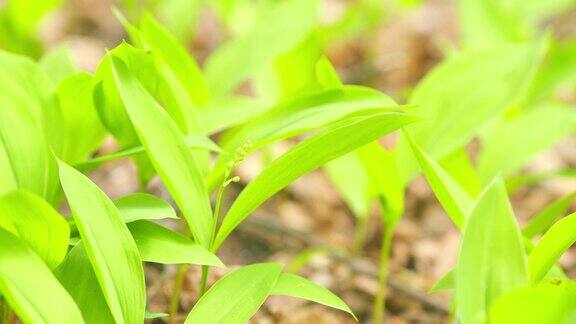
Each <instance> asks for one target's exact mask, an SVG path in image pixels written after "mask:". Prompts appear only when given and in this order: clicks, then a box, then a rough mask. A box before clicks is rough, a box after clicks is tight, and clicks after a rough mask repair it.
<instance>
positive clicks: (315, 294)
mask: <svg viewBox="0 0 576 324" xmlns="http://www.w3.org/2000/svg"><path fill="white" fill-rule="evenodd" d="M271 294H272V295H282V296H292V297H298V298H302V299H307V300H311V301H313V302H316V303H319V304H323V305H326V306H330V307H333V308H336V309H340V310H343V311H345V312H347V313H349V314H350V315H352V316H354V314H353V313H352V311H351V310H350V308H349V307H348V306H347V305H346V303H344V302H343V301H342V299H340V298H338V296H336V295H334V294H333V293H331V292H330V291H329V290H328V289H326V288H324V287H322V286H319V285H316V284H314V283H313V282H310V281H309V280H308V279H305V278H302V277H300V276H297V275H295V274H291V273H281V274H280V276H279V277H278V281H276V285H275V286H274V288H272V292H271Z"/></svg>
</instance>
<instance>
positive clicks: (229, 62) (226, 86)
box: [205, 0, 319, 97]
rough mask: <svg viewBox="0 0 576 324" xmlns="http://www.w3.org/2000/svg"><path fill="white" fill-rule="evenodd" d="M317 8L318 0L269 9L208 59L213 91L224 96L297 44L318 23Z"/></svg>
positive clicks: (294, 0) (293, 1)
mask: <svg viewBox="0 0 576 324" xmlns="http://www.w3.org/2000/svg"><path fill="white" fill-rule="evenodd" d="M318 11H319V1H317V0H289V1H283V2H280V3H278V4H277V5H275V6H273V7H272V8H270V9H269V10H266V11H265V12H264V13H263V14H262V17H259V18H258V19H257V20H255V21H256V22H255V24H254V26H253V27H252V28H251V29H250V30H249V31H248V32H246V33H244V34H243V35H241V36H240V37H239V38H237V39H235V40H233V41H231V42H229V43H228V44H226V45H224V46H222V47H221V48H219V49H218V50H217V51H216V52H215V53H214V54H212V55H211V56H210V58H209V59H208V62H207V63H206V70H205V71H206V79H207V80H208V86H209V88H210V90H211V91H212V93H213V94H214V95H215V96H220V97H221V96H224V95H226V94H228V93H230V92H232V91H233V90H234V89H235V88H236V87H237V86H238V85H240V83H241V82H242V81H244V80H245V79H246V78H247V77H248V76H249V75H250V74H251V73H254V72H256V70H257V69H259V68H260V67H262V66H264V65H265V64H266V63H268V62H271V61H272V60H273V59H274V58H276V57H277V56H278V55H280V54H283V53H285V52H287V51H288V50H290V49H291V48H293V47H294V46H296V44H298V43H299V42H300V41H302V40H303V39H304V37H306V36H307V35H308V33H309V32H310V31H311V30H312V28H313V27H314V26H315V24H316V22H317V19H318ZM294 17H298V23H297V24H295V23H294Z"/></svg>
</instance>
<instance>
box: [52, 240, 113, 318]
mask: <svg viewBox="0 0 576 324" xmlns="http://www.w3.org/2000/svg"><path fill="white" fill-rule="evenodd" d="M54 275H55V276H56V278H58V280H59V281H60V283H61V284H62V286H64V288H66V290H67V291H68V293H69V294H70V296H72V298H73V299H74V301H75V302H76V305H78V308H79V309H80V311H81V312H82V317H84V321H85V322H86V324H100V323H114V317H113V316H112V313H111V312H110V308H109V307H108V304H107V303H106V299H105V298H104V294H103V293H102V289H101V288H100V284H99V283H98V278H97V277H96V273H95V272H94V269H93V268H92V264H91V263H90V259H89V258H88V254H87V253H86V249H85V248H84V243H83V242H82V241H80V242H78V244H76V245H75V246H74V247H73V248H72V249H71V250H70V252H69V253H68V255H67V256H66V259H64V262H62V263H61V264H60V266H58V268H56V269H55V270H54Z"/></svg>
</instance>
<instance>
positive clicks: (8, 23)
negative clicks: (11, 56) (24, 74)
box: [0, 0, 63, 56]
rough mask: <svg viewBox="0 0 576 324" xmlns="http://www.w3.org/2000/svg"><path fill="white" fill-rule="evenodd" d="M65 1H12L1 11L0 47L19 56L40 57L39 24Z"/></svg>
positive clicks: (5, 4) (4, 5)
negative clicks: (37, 34)
mask: <svg viewBox="0 0 576 324" xmlns="http://www.w3.org/2000/svg"><path fill="white" fill-rule="evenodd" d="M62 2H63V0H43V1H40V2H38V1H35V0H10V1H7V2H6V3H4V4H3V7H2V9H1V11H0V47H2V48H5V49H8V50H10V51H13V52H17V53H19V54H27V55H31V56H39V55H40V50H41V46H40V43H39V41H38V40H37V39H36V33H37V32H38V30H37V28H38V24H39V22H40V21H41V20H42V18H44V17H45V16H46V15H47V14H48V13H50V12H51V11H53V10H54V9H55V8H56V7H58V6H59V5H61V4H62Z"/></svg>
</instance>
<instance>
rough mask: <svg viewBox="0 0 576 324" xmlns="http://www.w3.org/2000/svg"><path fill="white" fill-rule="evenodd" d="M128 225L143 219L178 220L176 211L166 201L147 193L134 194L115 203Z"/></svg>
mask: <svg viewBox="0 0 576 324" xmlns="http://www.w3.org/2000/svg"><path fill="white" fill-rule="evenodd" d="M114 205H116V208H118V211H119V212H120V216H122V219H123V220H124V222H126V223H130V222H133V221H136V220H142V219H165V218H172V219H178V216H176V211H174V208H172V206H170V204H169V203H168V202H166V201H165V200H163V199H161V198H158V197H156V196H154V195H151V194H147V193H139V192H137V193H134V194H130V195H127V196H124V197H121V198H118V199H116V200H115V201H114Z"/></svg>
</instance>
